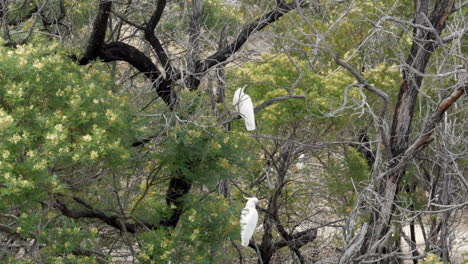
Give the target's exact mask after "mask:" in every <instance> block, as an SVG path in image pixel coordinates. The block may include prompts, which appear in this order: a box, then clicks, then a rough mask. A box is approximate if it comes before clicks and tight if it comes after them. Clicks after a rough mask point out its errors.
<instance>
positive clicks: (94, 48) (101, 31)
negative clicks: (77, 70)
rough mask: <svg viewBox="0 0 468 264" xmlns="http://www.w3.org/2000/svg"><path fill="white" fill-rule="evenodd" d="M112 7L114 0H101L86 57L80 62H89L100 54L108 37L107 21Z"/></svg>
mask: <svg viewBox="0 0 468 264" xmlns="http://www.w3.org/2000/svg"><path fill="white" fill-rule="evenodd" d="M111 9H112V1H110V0H100V1H99V10H98V13H97V15H96V18H95V19H94V23H93V29H92V31H91V37H90V38H89V41H88V47H87V48H86V52H85V55H84V57H83V58H82V59H81V60H80V64H82V65H84V64H87V63H88V62H89V61H91V60H94V59H96V58H97V57H98V56H99V49H100V48H101V47H102V46H103V45H104V40H105V37H106V30H107V21H108V20H109V14H110V11H111Z"/></svg>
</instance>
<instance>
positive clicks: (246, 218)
mask: <svg viewBox="0 0 468 264" xmlns="http://www.w3.org/2000/svg"><path fill="white" fill-rule="evenodd" d="M257 204H258V199H257V198H256V197H252V198H247V204H246V205H245V208H244V209H242V214H241V217H240V225H241V239H242V243H241V244H242V246H244V247H246V246H248V245H249V241H250V238H251V237H252V235H253V233H254V231H255V227H256V226H257V221H258V212H257V209H255V206H256V205H257Z"/></svg>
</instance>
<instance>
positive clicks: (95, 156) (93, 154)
mask: <svg viewBox="0 0 468 264" xmlns="http://www.w3.org/2000/svg"><path fill="white" fill-rule="evenodd" d="M90 156H91V159H92V160H95V159H97V158H98V157H99V154H98V153H97V151H94V150H93V151H91V154H90Z"/></svg>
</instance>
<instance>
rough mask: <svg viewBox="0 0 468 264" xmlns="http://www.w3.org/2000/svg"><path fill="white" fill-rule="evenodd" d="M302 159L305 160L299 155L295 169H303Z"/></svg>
mask: <svg viewBox="0 0 468 264" xmlns="http://www.w3.org/2000/svg"><path fill="white" fill-rule="evenodd" d="M304 158H305V155H304V154H301V155H299V161H298V162H297V163H296V168H297V169H298V170H302V169H304Z"/></svg>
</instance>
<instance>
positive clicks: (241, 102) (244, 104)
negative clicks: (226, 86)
mask: <svg viewBox="0 0 468 264" xmlns="http://www.w3.org/2000/svg"><path fill="white" fill-rule="evenodd" d="M244 89H245V86H244V87H242V88H239V89H237V90H236V92H235V93H234V98H233V100H232V104H233V105H234V107H235V109H236V111H237V112H239V113H240V114H241V116H242V118H243V119H244V122H245V127H246V128H247V130H248V131H252V130H255V114H254V106H253V102H252V99H251V98H250V96H249V95H248V94H246V93H244Z"/></svg>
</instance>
